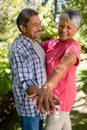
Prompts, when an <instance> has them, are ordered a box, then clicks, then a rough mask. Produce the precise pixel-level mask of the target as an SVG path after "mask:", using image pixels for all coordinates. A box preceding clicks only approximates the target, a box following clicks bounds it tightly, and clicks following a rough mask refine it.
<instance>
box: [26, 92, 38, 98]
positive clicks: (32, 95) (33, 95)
mask: <svg viewBox="0 0 87 130" xmlns="http://www.w3.org/2000/svg"><path fill="white" fill-rule="evenodd" d="M35 96H36V93H34V94H31V95H29V96H28V98H34V97H35Z"/></svg>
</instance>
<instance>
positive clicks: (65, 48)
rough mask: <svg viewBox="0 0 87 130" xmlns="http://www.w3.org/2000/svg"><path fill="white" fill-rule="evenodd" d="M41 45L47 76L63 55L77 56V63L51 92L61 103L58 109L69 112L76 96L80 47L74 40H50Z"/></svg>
mask: <svg viewBox="0 0 87 130" xmlns="http://www.w3.org/2000/svg"><path fill="white" fill-rule="evenodd" d="M42 45H43V47H44V49H45V52H46V64H47V76H49V75H50V74H51V73H52V71H53V70H54V68H55V66H56V65H58V63H59V61H60V59H61V58H62V57H63V56H64V54H65V53H68V52H74V53H75V54H76V56H77V59H78V60H77V63H76V64H75V65H73V66H71V67H70V68H69V69H68V70H67V72H66V73H65V74H64V75H63V77H62V79H61V80H60V81H59V82H58V83H57V84H56V86H55V88H54V90H53V93H54V95H55V97H56V98H58V99H59V100H60V101H62V104H61V105H60V109H61V110H62V111H67V112H70V111H71V108H72V105H73V103H74V100H75V96H76V68H77V66H78V64H79V62H80V52H81V46H80V44H79V43H78V42H77V41H75V40H70V41H67V42H60V41H59V40H58V39H51V40H49V41H46V42H44V43H43V44H42Z"/></svg>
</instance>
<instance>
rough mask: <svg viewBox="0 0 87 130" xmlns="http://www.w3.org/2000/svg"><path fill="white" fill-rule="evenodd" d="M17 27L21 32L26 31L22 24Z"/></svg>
mask: <svg viewBox="0 0 87 130" xmlns="http://www.w3.org/2000/svg"><path fill="white" fill-rule="evenodd" d="M19 27H20V30H21V31H22V32H24V33H25V32H26V27H24V26H23V25H20V26H19Z"/></svg>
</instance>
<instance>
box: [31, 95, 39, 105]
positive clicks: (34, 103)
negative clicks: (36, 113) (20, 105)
mask: <svg viewBox="0 0 87 130" xmlns="http://www.w3.org/2000/svg"><path fill="white" fill-rule="evenodd" d="M37 101H38V96H35V97H34V98H33V99H32V105H36V104H37Z"/></svg>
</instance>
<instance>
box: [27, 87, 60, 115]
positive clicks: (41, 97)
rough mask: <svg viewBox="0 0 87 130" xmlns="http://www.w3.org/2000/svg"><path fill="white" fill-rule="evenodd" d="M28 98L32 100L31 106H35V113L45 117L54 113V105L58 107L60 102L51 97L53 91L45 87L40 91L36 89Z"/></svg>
mask: <svg viewBox="0 0 87 130" xmlns="http://www.w3.org/2000/svg"><path fill="white" fill-rule="evenodd" d="M35 89H36V88H35ZM32 90H34V88H32ZM29 98H32V99H33V105H37V112H42V113H44V114H46V115H47V114H53V113H55V111H56V110H57V108H56V107H55V105H56V106H59V105H60V101H59V100H57V99H56V98H55V97H54V96H53V90H52V89H51V87H48V86H47V85H45V86H44V87H43V88H41V89H38V90H37V89H36V91H34V92H33V93H31V94H30V96H29Z"/></svg>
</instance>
